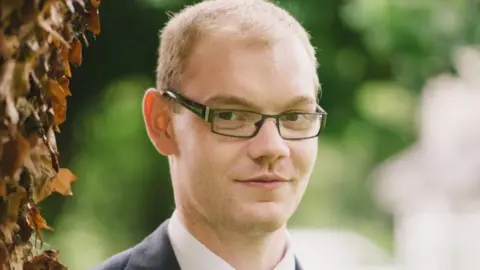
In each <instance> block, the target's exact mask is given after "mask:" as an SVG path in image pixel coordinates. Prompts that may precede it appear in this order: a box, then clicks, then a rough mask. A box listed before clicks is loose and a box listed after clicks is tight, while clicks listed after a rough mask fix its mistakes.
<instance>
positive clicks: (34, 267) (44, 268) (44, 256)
mask: <svg viewBox="0 0 480 270" xmlns="http://www.w3.org/2000/svg"><path fill="white" fill-rule="evenodd" d="M58 254H59V251H58V250H45V251H44V252H43V253H41V254H39V255H36V256H35V257H33V259H32V260H31V261H29V262H25V263H24V265H23V269H24V270H67V267H65V266H63V265H62V264H60V263H59V262H58Z"/></svg>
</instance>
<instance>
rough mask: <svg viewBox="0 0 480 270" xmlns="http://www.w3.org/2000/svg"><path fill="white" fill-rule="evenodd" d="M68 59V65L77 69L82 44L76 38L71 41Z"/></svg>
mask: <svg viewBox="0 0 480 270" xmlns="http://www.w3.org/2000/svg"><path fill="white" fill-rule="evenodd" d="M68 59H69V62H70V64H72V65H73V66H75V67H78V66H80V65H81V64H82V43H81V42H80V40H78V38H74V39H73V41H72V46H71V48H70V53H69V55H68Z"/></svg>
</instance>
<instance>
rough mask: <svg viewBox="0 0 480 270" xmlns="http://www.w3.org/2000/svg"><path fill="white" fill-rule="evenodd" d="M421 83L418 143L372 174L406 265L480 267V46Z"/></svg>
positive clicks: (428, 269) (454, 269)
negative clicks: (454, 72)
mask: <svg viewBox="0 0 480 270" xmlns="http://www.w3.org/2000/svg"><path fill="white" fill-rule="evenodd" d="M454 63H455V66H456V70H457V73H458V76H453V75H442V76H439V77H437V78H434V79H433V80H431V81H430V82H429V83H428V84H427V85H426V88H425V89H424V92H423V97H422V104H421V117H420V132H419V138H418V142H417V143H416V145H415V146H413V147H412V148H410V149H408V150H407V151H405V152H404V153H402V154H400V155H399V156H397V157H394V158H393V159H391V160H389V161H387V162H385V163H384V164H381V166H380V167H379V168H378V170H377V171H376V172H375V173H374V178H375V184H376V186H377V191H376V192H377V198H378V200H379V202H380V203H381V204H382V205H383V206H385V207H386V209H387V210H388V211H390V212H391V213H393V214H394V216H395V226H396V228H395V231H396V232H395V233H396V235H395V239H396V253H397V254H396V255H397V260H398V261H397V265H398V266H399V267H400V268H399V269H405V270H420V269H421V270H473V269H480V255H479V252H480V50H478V49H475V48H461V49H459V50H458V51H457V52H456V53H455V56H454Z"/></svg>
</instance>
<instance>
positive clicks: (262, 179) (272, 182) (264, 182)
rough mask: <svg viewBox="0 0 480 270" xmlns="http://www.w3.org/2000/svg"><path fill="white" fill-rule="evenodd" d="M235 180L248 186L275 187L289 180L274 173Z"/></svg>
mask: <svg viewBox="0 0 480 270" xmlns="http://www.w3.org/2000/svg"><path fill="white" fill-rule="evenodd" d="M235 182H236V183H239V184H241V185H243V186H246V187H250V188H260V189H276V188H279V187H281V186H284V185H286V184H288V182H289V180H287V179H286V178H283V177H279V176H276V175H262V176H258V177H254V178H250V179H245V180H237V181H235Z"/></svg>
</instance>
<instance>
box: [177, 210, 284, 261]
mask: <svg viewBox="0 0 480 270" xmlns="http://www.w3.org/2000/svg"><path fill="white" fill-rule="evenodd" d="M177 211H178V212H177V213H178V217H179V218H180V221H181V222H182V223H183V225H184V226H185V228H186V229H187V230H188V231H189V232H190V234H192V235H193V236H194V237H195V238H196V239H197V240H198V241H200V242H201V243H202V244H203V245H205V246H206V247H207V248H208V249H209V250H211V251H212V252H213V253H215V254H216V255H217V256H219V257H220V258H222V259H223V260H224V261H226V262H227V263H229V264H230V265H231V266H232V267H233V268H235V269H237V270H244V269H262V270H271V269H274V267H275V266H276V265H277V264H278V262H280V260H282V258H283V256H284V254H285V251H286V247H287V235H286V227H282V228H280V229H278V230H276V231H274V232H268V233H255V234H249V233H247V232H239V231H234V230H231V229H227V228H225V227H221V226H214V225H212V224H210V223H208V222H205V221H203V220H202V219H201V218H198V219H197V218H192V215H190V213H189V214H188V215H186V214H185V213H184V212H183V211H181V209H178V210H177Z"/></svg>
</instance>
